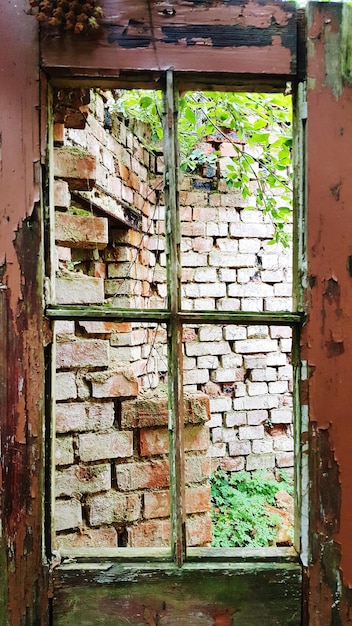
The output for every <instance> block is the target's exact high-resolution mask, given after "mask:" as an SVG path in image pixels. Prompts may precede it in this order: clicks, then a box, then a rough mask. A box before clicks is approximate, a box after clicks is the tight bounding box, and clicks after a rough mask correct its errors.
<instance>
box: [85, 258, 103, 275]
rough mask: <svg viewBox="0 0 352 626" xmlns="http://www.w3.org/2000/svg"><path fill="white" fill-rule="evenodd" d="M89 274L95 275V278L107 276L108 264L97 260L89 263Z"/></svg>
mask: <svg viewBox="0 0 352 626" xmlns="http://www.w3.org/2000/svg"><path fill="white" fill-rule="evenodd" d="M88 275H89V276H94V277H95V278H103V279H105V278H106V265H105V263H99V262H98V261H95V262H94V263H90V264H89V268H88Z"/></svg>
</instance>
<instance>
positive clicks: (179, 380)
mask: <svg viewBox="0 0 352 626" xmlns="http://www.w3.org/2000/svg"><path fill="white" fill-rule="evenodd" d="M177 105H178V94H177V93H176V89H175V85H174V76H173V72H172V70H169V71H168V72H167V73H166V90H165V93H164V159H165V165H164V167H165V170H164V177H165V206H166V238H167V248H166V253H167V282H168V308H169V311H170V320H169V326H168V351H169V368H168V385H169V433H170V478H171V485H170V490H171V519H172V543H173V552H174V557H175V560H176V563H177V565H179V566H181V565H182V562H183V559H184V546H185V537H184V532H185V487H184V450H183V376H182V323H181V320H180V317H179V311H180V308H181V261H180V239H181V237H180V219H179V206H178V146H177V118H178V106H177Z"/></svg>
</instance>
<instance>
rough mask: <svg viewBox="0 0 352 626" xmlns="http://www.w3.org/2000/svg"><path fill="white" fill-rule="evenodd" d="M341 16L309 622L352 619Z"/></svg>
mask: <svg viewBox="0 0 352 626" xmlns="http://www.w3.org/2000/svg"><path fill="white" fill-rule="evenodd" d="M341 19H342V9H341V6H338V5H330V6H329V5H318V4H316V5H314V6H313V8H312V9H311V10H310V23H309V29H308V40H309V46H308V119H309V131H308V263H309V269H308V271H309V275H310V276H311V277H314V280H310V281H309V291H310V293H309V299H310V303H311V304H310V310H309V311H308V314H309V320H308V324H307V326H306V328H305V329H304V332H303V346H305V347H304V348H303V358H306V359H307V360H308V364H309V365H314V370H312V371H311V375H310V380H309V413H310V420H311V434H310V450H311V451H310V465H311V470H310V476H311V481H312V490H311V493H310V510H311V528H310V544H311V552H312V565H311V567H310V568H309V573H308V576H309V602H308V603H309V626H312V625H314V626H318V625H319V626H321V625H322V624H324V625H325V624H326V625H330V624H347V623H350V616H348V614H349V612H350V609H349V608H347V607H348V606H349V605H350V600H351V598H350V594H349V591H348V590H349V588H350V587H351V586H352V558H351V554H352V455H351V438H350V433H351V425H350V423H351V407H352V385H351V376H350V371H351V355H352V352H351V351H352V316H351V310H352V289H351V267H352V264H351V262H350V259H351V256H352V220H351V211H350V208H351V199H352V179H351V175H350V166H349V163H350V159H351V140H352V117H351V115H350V111H351V109H352V89H351V87H348V86H347V85H345V86H342V85H341V80H340V76H339V73H338V70H337V66H336V67H335V74H334V73H333V72H332V70H331V66H330V63H331V56H332V54H333V50H336V54H339V45H340V44H339V39H338V38H337V36H336V34H337V33H338V32H339V29H340V27H341ZM322 129H324V132H322ZM341 129H343V132H342V130H341Z"/></svg>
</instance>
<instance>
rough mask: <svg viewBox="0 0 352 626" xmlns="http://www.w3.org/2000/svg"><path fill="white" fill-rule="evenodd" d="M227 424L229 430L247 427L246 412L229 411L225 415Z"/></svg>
mask: <svg viewBox="0 0 352 626" xmlns="http://www.w3.org/2000/svg"><path fill="white" fill-rule="evenodd" d="M225 423H226V426H227V427H228V428H231V427H232V426H246V425H247V414H246V412H245V411H228V412H226V413H225ZM248 423H249V422H248Z"/></svg>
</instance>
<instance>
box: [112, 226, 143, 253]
mask: <svg viewBox="0 0 352 626" xmlns="http://www.w3.org/2000/svg"><path fill="white" fill-rule="evenodd" d="M110 236H111V239H112V241H113V242H114V243H115V244H116V243H117V244H127V245H129V246H134V247H135V248H140V246H141V245H142V242H143V238H144V237H145V235H143V233H140V232H138V231H137V230H132V228H114V229H113V230H111V231H110Z"/></svg>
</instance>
